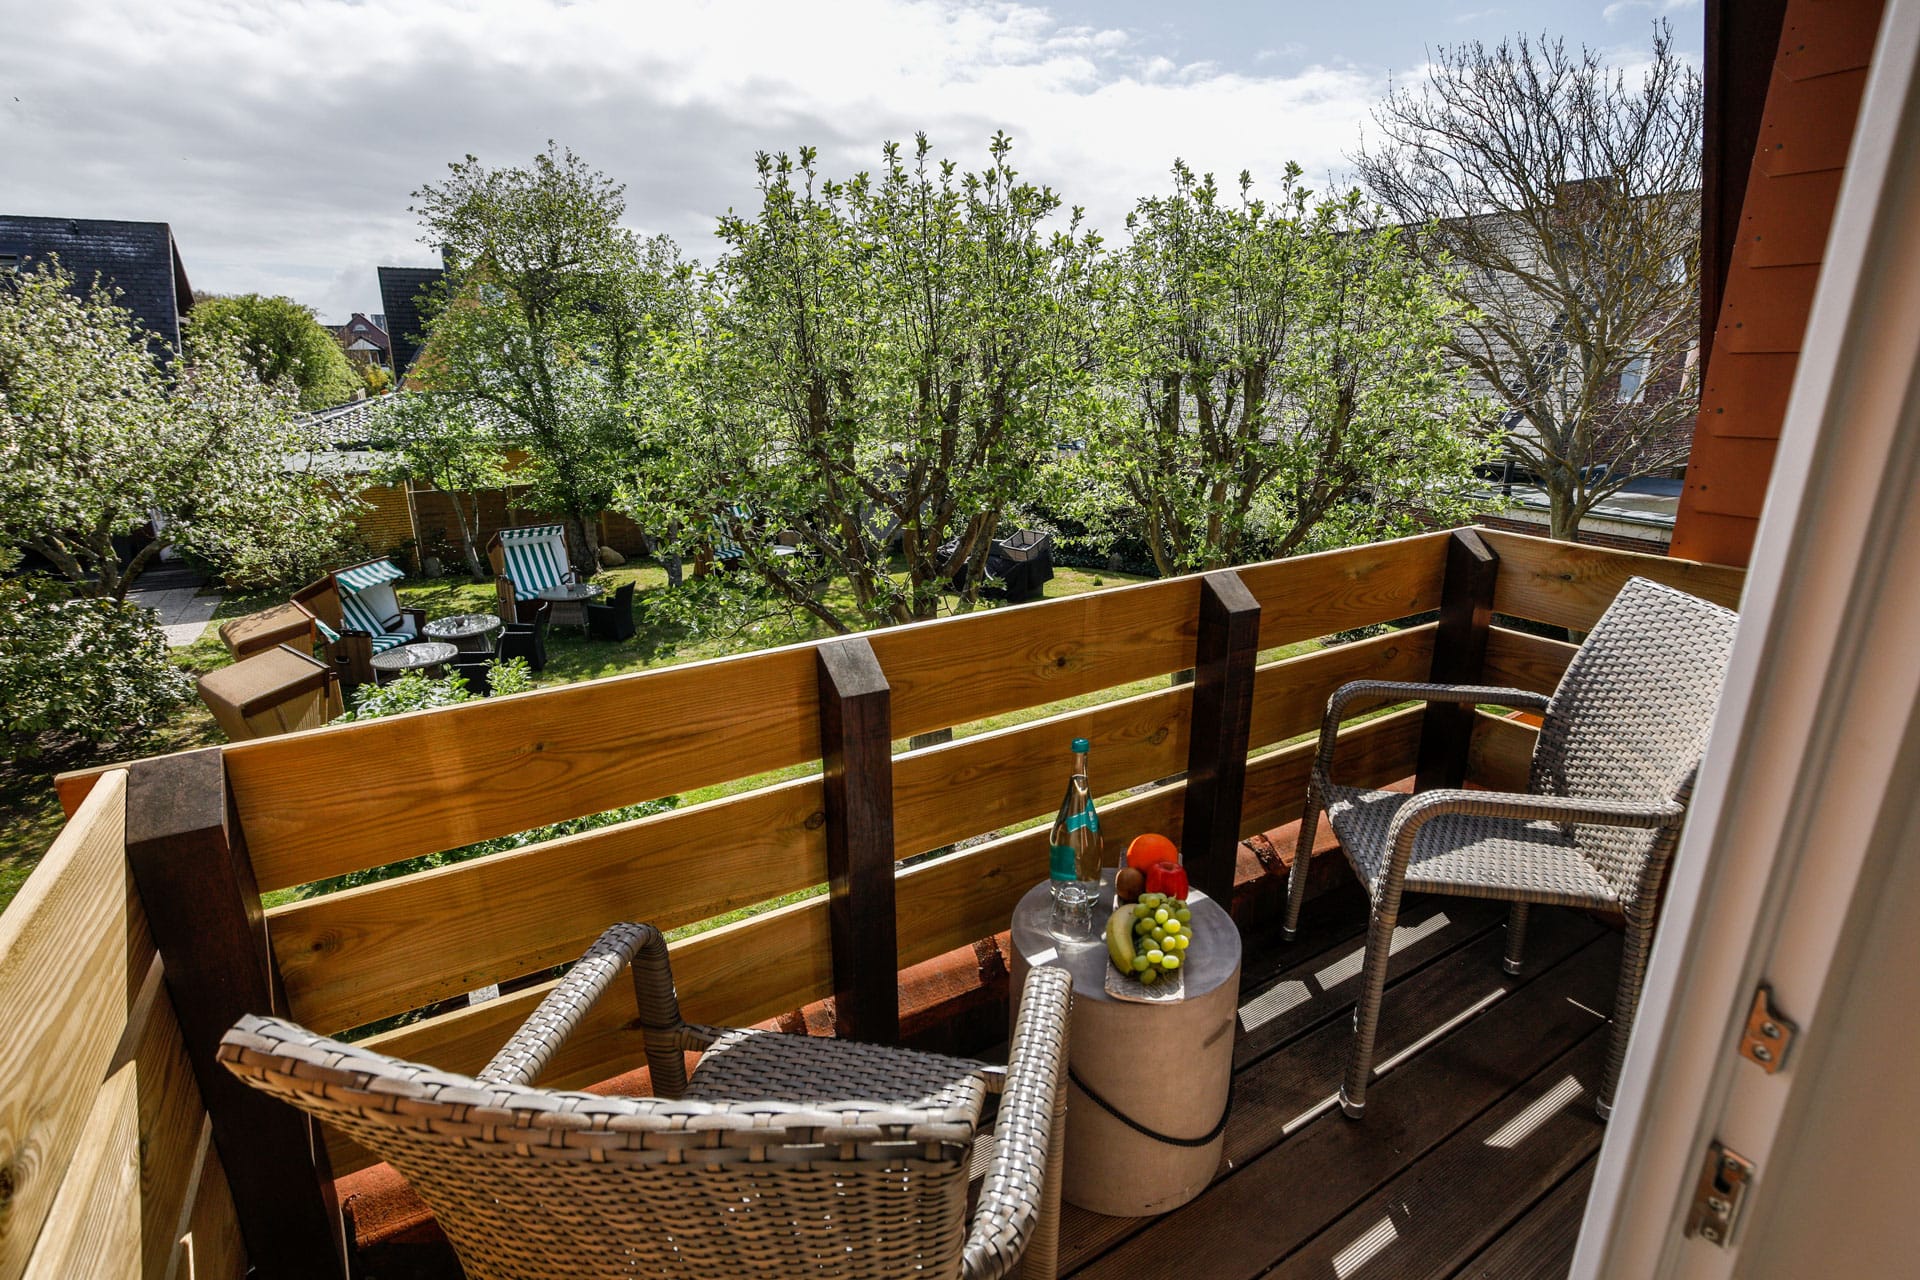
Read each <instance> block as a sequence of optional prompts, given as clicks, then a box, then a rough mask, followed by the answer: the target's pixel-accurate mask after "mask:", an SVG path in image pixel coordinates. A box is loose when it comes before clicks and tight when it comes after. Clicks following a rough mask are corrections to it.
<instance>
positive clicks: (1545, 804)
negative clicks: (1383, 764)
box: [1387, 790, 1687, 878]
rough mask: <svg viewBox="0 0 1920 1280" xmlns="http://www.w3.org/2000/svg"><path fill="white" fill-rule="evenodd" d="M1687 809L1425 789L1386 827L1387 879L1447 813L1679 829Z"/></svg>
mask: <svg viewBox="0 0 1920 1280" xmlns="http://www.w3.org/2000/svg"><path fill="white" fill-rule="evenodd" d="M1686 812H1687V807H1686V806H1685V805H1683V804H1680V803H1678V802H1677V801H1672V800H1662V801H1659V802H1656V803H1653V804H1641V803H1633V802H1629V801H1625V800H1601V799H1592V798H1588V797H1582V796H1555V795H1528V794H1525V793H1521V792H1507V791H1454V790H1435V791H1423V792H1421V793H1420V794H1419V795H1417V796H1414V797H1413V798H1412V799H1410V800H1408V801H1407V802H1406V803H1405V804H1403V805H1401V806H1400V811H1399V812H1398V813H1396V814H1394V815H1393V821H1392V822H1391V823H1390V824H1389V825H1388V827H1387V847H1388V855H1387V856H1388V862H1387V868H1388V869H1387V874H1388V876H1389V877H1390V878H1392V877H1397V876H1399V875H1403V874H1404V873H1405V872H1406V869H1407V864H1408V863H1409V862H1410V861H1411V860H1412V858H1413V846H1414V842H1415V841H1416V840H1417V839H1418V838H1419V836H1420V828H1422V827H1424V826H1425V825H1426V824H1427V823H1429V822H1432V821H1433V820H1434V819H1435V818H1439V817H1443V816H1445V815H1448V814H1453V815H1458V816H1464V817H1469V818H1508V819H1512V820H1514V821H1516V822H1534V821H1540V822H1559V823H1575V824H1578V825H1581V826H1593V827H1638V828H1641V829H1643V830H1648V829H1657V828H1660V827H1670V826H1677V825H1678V824H1679V822H1680V819H1681V818H1682V817H1684V816H1685V815H1686Z"/></svg>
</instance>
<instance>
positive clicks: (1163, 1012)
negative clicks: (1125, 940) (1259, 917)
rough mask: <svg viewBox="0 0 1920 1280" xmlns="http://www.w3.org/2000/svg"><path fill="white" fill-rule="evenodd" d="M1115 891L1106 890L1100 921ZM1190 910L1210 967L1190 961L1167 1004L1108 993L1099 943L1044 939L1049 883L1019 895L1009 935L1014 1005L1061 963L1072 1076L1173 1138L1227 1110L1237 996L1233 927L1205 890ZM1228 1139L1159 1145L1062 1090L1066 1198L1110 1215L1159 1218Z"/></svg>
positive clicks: (1191, 1192) (1211, 1169) (1074, 1091)
mask: <svg viewBox="0 0 1920 1280" xmlns="http://www.w3.org/2000/svg"><path fill="white" fill-rule="evenodd" d="M1111 893H1112V891H1111V888H1110V887H1109V888H1108V892H1107V895H1106V897H1105V898H1104V899H1103V906H1102V911H1101V914H1100V916H1099V919H1100V920H1101V921H1102V922H1103V923H1104V922H1105V919H1106V915H1105V911H1106V910H1108V909H1110V905H1111ZM1036 895H1037V896H1036ZM1190 905H1192V906H1193V908H1194V921H1195V924H1196V925H1198V926H1199V929H1198V931H1197V932H1196V934H1195V937H1194V948H1195V950H1200V949H1202V948H1203V947H1204V948H1205V949H1206V951H1207V952H1209V953H1210V954H1209V960H1210V961H1211V963H1209V964H1208V965H1206V966H1205V968H1204V969H1202V967H1201V966H1200V965H1199V964H1196V963H1194V962H1193V961H1192V960H1189V962H1188V966H1187V969H1186V972H1187V975H1188V992H1189V995H1188V998H1187V999H1185V1000H1181V1001H1178V1002H1176V1003H1173V1004H1136V1003H1130V1002H1127V1001H1122V1000H1115V999H1113V998H1112V997H1111V996H1109V995H1107V994H1106V990H1105V986H1104V974H1105V972H1106V965H1107V951H1106V947H1105V946H1104V945H1095V946H1091V947H1084V948H1074V949H1072V950H1068V951H1065V952H1064V953H1063V952H1062V951H1061V950H1060V949H1059V948H1058V947H1057V946H1056V944H1055V943H1054V942H1053V940H1052V939H1051V938H1050V937H1049V936H1047V935H1046V934H1045V921H1046V919H1047V915H1048V900H1047V888H1046V886H1045V885H1044V884H1043V885H1041V886H1039V887H1038V888H1037V889H1036V890H1035V891H1034V892H1033V893H1030V894H1028V895H1027V897H1026V898H1025V899H1023V900H1022V902H1021V904H1020V908H1019V910H1017V911H1016V912H1015V914H1014V930H1013V940H1014V945H1013V990H1014V992H1015V993H1016V997H1015V998H1016V1000H1017V998H1018V995H1017V993H1018V992H1019V991H1020V989H1021V987H1022V986H1023V985H1024V984H1025V981H1026V975H1027V970H1028V968H1030V967H1031V966H1032V965H1033V964H1035V963H1041V964H1064V965H1065V967H1066V968H1067V969H1069V970H1070V971H1071V972H1072V974H1073V1022H1072V1026H1071V1028H1070V1030H1069V1033H1068V1034H1069V1040H1068V1046H1069V1051H1068V1056H1069V1058H1070V1060H1071V1062H1072V1067H1073V1074H1074V1075H1075V1076H1078V1077H1079V1078H1080V1079H1081V1080H1084V1081H1085V1082H1086V1083H1087V1085H1088V1087H1090V1088H1092V1089H1093V1090H1094V1091H1095V1092H1096V1093H1098V1094H1099V1095H1100V1096H1101V1097H1102V1098H1104V1099H1106V1100H1107V1101H1108V1102H1109V1103H1112V1104H1113V1105H1114V1106H1115V1107H1117V1108H1119V1109H1121V1110H1122V1111H1124V1112H1125V1114H1126V1115H1127V1116H1128V1117H1129V1118H1131V1119H1132V1120H1134V1121H1135V1122H1137V1123H1139V1124H1141V1125H1144V1126H1146V1127H1147V1128H1149V1129H1152V1130H1154V1131H1155V1132H1157V1133H1160V1134H1165V1135H1167V1136H1169V1137H1178V1138H1198V1137H1200V1136H1202V1135H1204V1134H1206V1133H1207V1132H1208V1131H1209V1130H1211V1129H1212V1128H1213V1127H1214V1125H1215V1124H1217V1123H1218V1122H1219V1120H1220V1116H1221V1113H1222V1111H1223V1110H1224V1109H1225V1107H1226V1105H1227V1095H1228V1090H1229V1089H1230V1087H1231V1085H1232V1080H1233V1038H1234V1026H1235V1023H1236V1017H1237V1013H1238V1008H1239V996H1240V935H1239V932H1238V930H1236V929H1235V928H1234V926H1233V922H1232V920H1231V919H1230V918H1229V917H1228V916H1227V914H1226V912H1224V911H1222V910H1221V909H1220V908H1219V907H1218V906H1217V905H1216V904H1215V903H1213V902H1212V901H1211V900H1209V899H1206V898H1205V897H1204V896H1203V895H1200V894H1197V893H1196V894H1195V899H1194V901H1193V902H1192V903H1191V904H1190ZM1017 1011H1018V1007H1017V1005H1016V1013H1017ZM1225 1145H1226V1135H1225V1134H1224V1133H1222V1134H1221V1135H1219V1136H1217V1137H1215V1138H1214V1139H1213V1141H1211V1142H1209V1143H1208V1144H1207V1145H1205V1146H1202V1147H1183V1146H1174V1145H1171V1144H1168V1143H1165V1142H1161V1141H1158V1140H1157V1139H1155V1138H1151V1137H1148V1136H1147V1135H1145V1134H1142V1133H1140V1132H1138V1131H1136V1130H1135V1129H1133V1128H1131V1127H1129V1126H1128V1125H1126V1124H1124V1123H1122V1122H1121V1121H1120V1120H1117V1119H1115V1118H1114V1117H1113V1116H1112V1115H1110V1114H1108V1112H1107V1111H1106V1110H1105V1109H1104V1108H1102V1107H1101V1106H1100V1104H1099V1103H1097V1102H1095V1101H1093V1099H1091V1098H1089V1097H1088V1096H1087V1095H1086V1094H1085V1093H1084V1092H1083V1091H1082V1090H1081V1089H1080V1088H1079V1087H1078V1086H1077V1085H1075V1086H1072V1087H1071V1088H1070V1091H1069V1093H1068V1097H1067V1150H1066V1174H1065V1182H1064V1187H1063V1194H1064V1195H1065V1197H1066V1199H1067V1201H1068V1203H1070V1204H1075V1205H1078V1206H1079V1207H1081V1208H1082V1209H1090V1210H1092V1211H1093V1212H1095V1213H1104V1214H1111V1215H1113V1216H1116V1217H1128V1218H1133V1217H1146V1216H1149V1215H1152V1214H1160V1213H1166V1212H1169V1211H1170V1210H1173V1209H1177V1208H1179V1207H1180V1206H1181V1205H1183V1204H1185V1203H1187V1201H1189V1200H1191V1199H1193V1198H1194V1197H1195V1196H1197V1195H1199V1194H1200V1193H1201V1192H1202V1191H1204V1190H1205V1189H1206V1187H1207V1184H1208V1183H1210V1182H1211V1181H1213V1176H1214V1174H1215V1173H1216V1172H1217V1171H1218V1170H1219V1167H1220V1159H1221V1155H1222V1152H1223V1150H1224V1148H1225Z"/></svg>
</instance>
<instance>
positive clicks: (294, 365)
mask: <svg viewBox="0 0 1920 1280" xmlns="http://www.w3.org/2000/svg"><path fill="white" fill-rule="evenodd" d="M214 340H230V341H237V342H238V343H239V346H240V351H241V353H242V354H243V355H244V356H245V357H246V361H247V363H248V364H249V365H251V366H252V367H253V371H254V372H255V373H257V374H259V375H260V381H262V382H265V383H269V384H271V383H276V382H278V381H280V380H281V379H282V378H286V379H289V380H291V381H292V383H293V385H294V386H295V387H296V388H298V390H299V401H300V407H301V408H302V409H325V408H327V407H328V406H330V405H336V404H344V403H346V402H347V401H348V400H351V399H353V395H354V392H356V391H358V390H360V389H361V388H362V387H363V386H364V385H365V384H364V382H363V381H362V379H361V378H360V377H358V376H357V375H356V374H355V373H354V371H353V365H352V364H351V363H350V362H349V361H348V360H347V356H346V353H345V352H344V351H342V350H341V349H340V343H339V342H338V341H337V340H336V339H335V338H334V336H333V335H332V334H331V333H328V332H327V331H326V330H325V329H323V328H321V326H320V322H319V321H318V320H316V319H314V316H313V309H312V308H311V307H303V306H301V305H300V304H299V303H297V302H295V301H294V300H293V299H291V298H269V297H265V296H264V295H261V294H258V293H243V294H237V295H234V296H231V297H222V296H214V297H210V298H201V299H198V300H196V301H195V302H194V305H193V311H192V313H191V314H190V315H189V316H188V318H187V332H186V344H187V353H188V355H189V357H192V356H195V355H197V354H198V350H199V348H201V347H203V346H206V345H208V344H209V343H210V342H213V341H214Z"/></svg>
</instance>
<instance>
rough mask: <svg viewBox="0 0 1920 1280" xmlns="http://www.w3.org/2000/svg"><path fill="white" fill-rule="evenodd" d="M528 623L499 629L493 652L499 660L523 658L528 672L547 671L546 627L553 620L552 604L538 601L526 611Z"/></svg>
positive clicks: (512, 624)
mask: <svg viewBox="0 0 1920 1280" xmlns="http://www.w3.org/2000/svg"><path fill="white" fill-rule="evenodd" d="M527 616H528V621H526V622H508V623H506V624H505V626H503V627H502V628H501V631H500V641H499V644H498V645H496V646H495V652H496V653H497V654H498V656H499V658H500V660H501V661H502V662H505V661H506V660H507V659H508V658H524V659H526V663H527V670H529V671H545V670H546V669H547V626H548V624H549V623H551V622H552V620H553V602H552V601H551V600H538V601H535V602H534V606H533V608H532V609H530V610H528V615H527Z"/></svg>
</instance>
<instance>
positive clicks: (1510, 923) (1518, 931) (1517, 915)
mask: <svg viewBox="0 0 1920 1280" xmlns="http://www.w3.org/2000/svg"><path fill="white" fill-rule="evenodd" d="M1526 949H1527V904H1526V903H1524V902H1516V903H1514V904H1513V910H1512V911H1510V912H1508V913H1507V958H1506V959H1505V960H1503V961H1501V967H1502V968H1504V969H1506V971H1507V972H1508V973H1513V974H1517V973H1519V972H1520V964H1521V961H1522V960H1523V959H1524V958H1525V954H1526Z"/></svg>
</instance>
